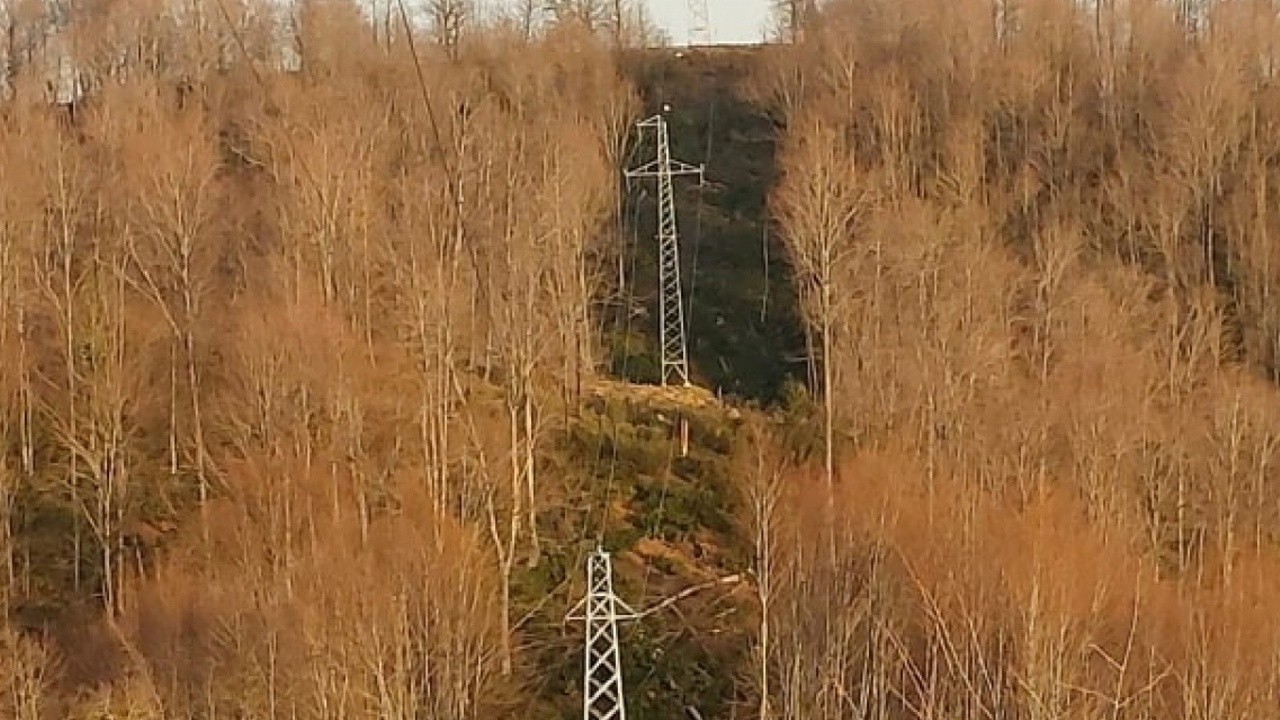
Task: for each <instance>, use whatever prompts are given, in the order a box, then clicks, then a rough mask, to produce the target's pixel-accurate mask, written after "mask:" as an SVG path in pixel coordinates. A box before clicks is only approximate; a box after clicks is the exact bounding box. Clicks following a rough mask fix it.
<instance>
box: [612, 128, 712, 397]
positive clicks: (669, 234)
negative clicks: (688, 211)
mask: <svg viewBox="0 0 1280 720" xmlns="http://www.w3.org/2000/svg"><path fill="white" fill-rule="evenodd" d="M636 127H638V128H640V130H641V132H643V131H644V130H646V129H650V128H652V129H653V130H654V132H655V133H656V134H657V136H658V157H657V158H656V159H655V160H653V161H652V162H650V163H646V164H645V165H642V166H640V167H638V168H636V169H634V170H628V171H627V173H626V176H627V178H628V179H629V180H632V179H640V178H657V179H658V279H659V285H660V290H661V294H662V312H661V314H660V316H659V318H660V319H659V323H660V330H661V333H662V384H663V385H666V384H667V383H668V382H669V381H676V382H678V383H679V384H681V385H688V384H689V351H688V347H687V346H686V345H685V338H684V292H683V290H682V289H681V284H680V235H679V232H678V230H677V228H676V200H675V193H674V191H673V190H672V187H671V178H673V177H675V176H677V175H697V176H698V182H699V183H702V182H704V180H705V177H704V174H703V166H702V165H696V166H695V165H689V164H687V163H682V162H680V161H678V160H672V159H671V141H670V138H669V137H668V135H667V120H666V118H664V117H663V116H662V115H661V114H659V115H654V116H653V117H651V118H649V119H648V120H644V121H642V122H640V123H638V124H637V125H636Z"/></svg>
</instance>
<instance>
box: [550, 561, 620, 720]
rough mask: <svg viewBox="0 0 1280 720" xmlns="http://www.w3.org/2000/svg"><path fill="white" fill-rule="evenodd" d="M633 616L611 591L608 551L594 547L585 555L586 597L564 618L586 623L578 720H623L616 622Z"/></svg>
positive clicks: (611, 572)
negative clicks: (591, 551)
mask: <svg viewBox="0 0 1280 720" xmlns="http://www.w3.org/2000/svg"><path fill="white" fill-rule="evenodd" d="M635 617H637V615H636V612H635V611H634V610H632V609H631V608H630V607H628V606H627V604H626V603H624V602H622V600H621V599H619V598H618V596H617V595H614V594H613V563H612V561H610V559H609V553H607V552H605V551H604V550H600V549H597V550H596V551H595V552H593V553H591V555H590V556H588V557H587V596H586V597H585V598H583V599H582V601H581V602H579V603H578V605H577V606H576V607H575V608H574V609H573V610H571V611H570V612H569V615H568V617H567V619H569V620H584V621H586V624H587V642H586V651H585V654H584V658H583V661H584V662H583V672H582V720H626V718H627V704H626V698H625V697H624V696H623V694H622V654H621V652H620V650H619V646H618V621H619V620H631V619H634V618H635Z"/></svg>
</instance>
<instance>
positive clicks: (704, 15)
mask: <svg viewBox="0 0 1280 720" xmlns="http://www.w3.org/2000/svg"><path fill="white" fill-rule="evenodd" d="M710 44H711V12H710V11H709V10H708V9H707V0H689V45H690V46H693V45H710Z"/></svg>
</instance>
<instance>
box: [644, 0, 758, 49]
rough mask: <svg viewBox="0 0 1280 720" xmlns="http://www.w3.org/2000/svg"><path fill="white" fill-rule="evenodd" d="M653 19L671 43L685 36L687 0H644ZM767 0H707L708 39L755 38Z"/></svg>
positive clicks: (738, 40)
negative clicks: (709, 26) (708, 15)
mask: <svg viewBox="0 0 1280 720" xmlns="http://www.w3.org/2000/svg"><path fill="white" fill-rule="evenodd" d="M645 2H647V3H648V5H649V12H650V13H651V14H652V15H653V19H654V20H655V21H656V22H657V23H658V24H659V25H661V26H662V27H663V28H664V29H665V30H666V31H667V34H668V35H669V36H670V37H671V43H672V44H673V45H683V44H685V43H686V42H688V40H689V4H688V0H645ZM768 8H769V0H707V10H708V12H709V13H710V15H711V34H712V38H711V39H712V41H713V42H717V43H743V42H759V41H760V40H761V39H762V38H763V37H764V32H765V27H766V26H767V25H768V19H769V9H768Z"/></svg>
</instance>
